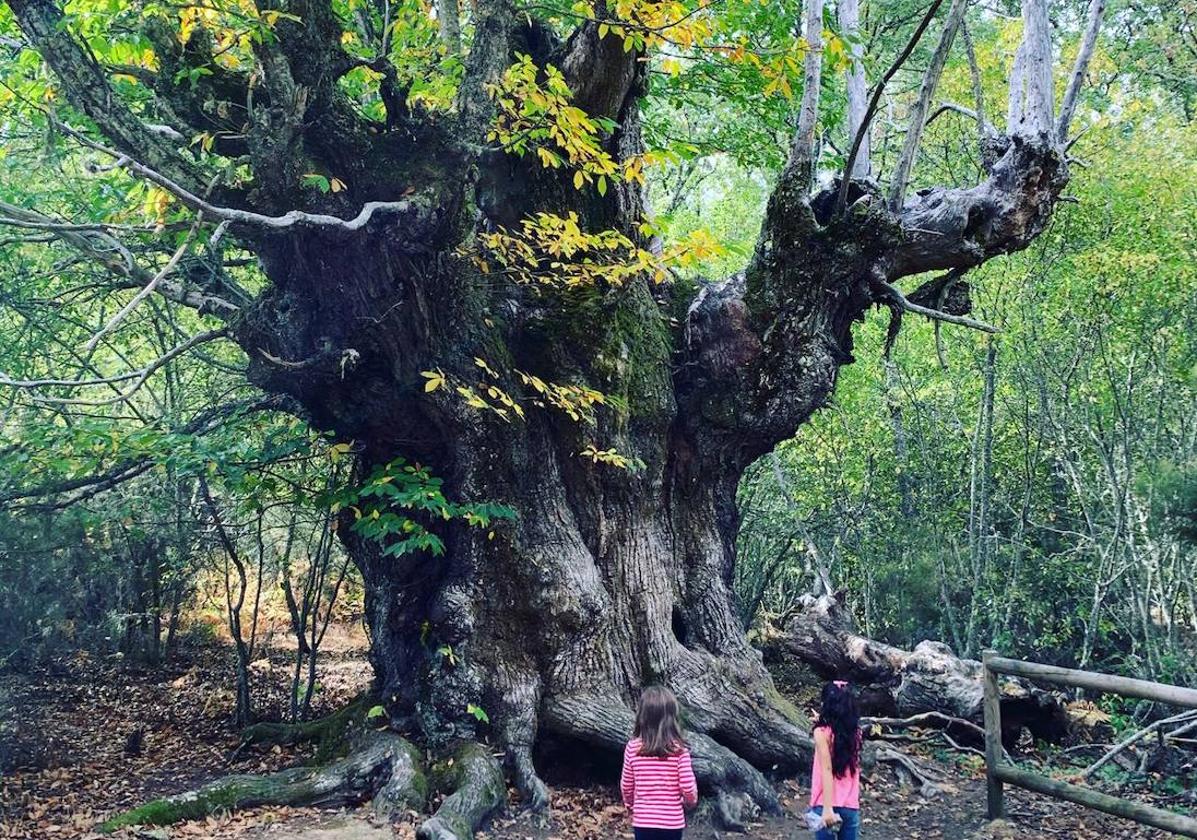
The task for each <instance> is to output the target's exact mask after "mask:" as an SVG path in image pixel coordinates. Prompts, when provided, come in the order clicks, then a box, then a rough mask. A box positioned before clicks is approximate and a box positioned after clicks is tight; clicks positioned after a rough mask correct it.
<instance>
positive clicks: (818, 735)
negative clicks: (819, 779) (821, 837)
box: [815, 729, 840, 827]
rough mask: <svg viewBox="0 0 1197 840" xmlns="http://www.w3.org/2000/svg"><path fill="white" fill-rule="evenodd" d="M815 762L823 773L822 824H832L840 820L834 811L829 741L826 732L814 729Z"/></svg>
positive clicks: (833, 780)
mask: <svg viewBox="0 0 1197 840" xmlns="http://www.w3.org/2000/svg"><path fill="white" fill-rule="evenodd" d="M815 763H816V765H817V766H818V768H819V772H820V773H822V774H823V825H825V826H828V827H830V826H833V825H835V824H836V823H837V822H839V821H840V815H839V814H837V813H836V812H835V808H834V807H833V806H834V805H835V774H834V773H833V772H832V770H831V743H830V742H829V741H828V740H827V732H826V731H825V730H822V729H816V730H815Z"/></svg>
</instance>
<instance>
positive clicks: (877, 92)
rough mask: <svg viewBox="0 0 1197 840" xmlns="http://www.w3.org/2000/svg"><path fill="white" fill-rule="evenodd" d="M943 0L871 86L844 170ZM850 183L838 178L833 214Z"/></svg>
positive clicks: (837, 212) (848, 168)
mask: <svg viewBox="0 0 1197 840" xmlns="http://www.w3.org/2000/svg"><path fill="white" fill-rule="evenodd" d="M942 3H943V0H934V2H933V3H932V4H931V7H930V8H929V9H927V13H926V14H925V15H923V19H922V20H921V21H919V25H918V28H916V29H915V30H914V34H913V35H912V36H911V37H910V41H908V42H907V44H906V47H905V48H904V49H903V50H902V52H901V53H899V54H898V57H897V58H896V59H894V63H893V64H891V65H890V66H889V69H888V70H886V71H885V75H884V76H882V77H881V80H880V81H878V82H877V86H876V87H875V88H873V95H872V96H871V97H870V98H869V106H868V107H867V108H866V109H865V113H864V117H863V118H862V119H861V121H860V126H859V127H858V128H857V129H856V136H855V137H854V138H853V139H852V149H851V150H850V151H849V152H848V161H847V164H846V165H845V166H844V171H845V172H851V171H852V169H853V168H854V166H855V164H856V158H857V155H859V154H860V147H861V144H863V143H864V135H865V134H866V133H868V130H869V125H870V124H871V123H872V122H873V115H874V114H876V113H877V105H878V103H880V101H881V94H882V93H883V92H884V91H885V86H886V84H887V83H888V82H889V80H890V79H892V78H893V77H894V74H896V73H897V72H898V70H900V69H901V68H902V65H903V64H905V63H906V59H908V58H910V54H911V53H912V52H914V48H915V47H916V46H918V42H919V41H920V40H921V39H922V37H923V33H924V32H926V31H927V27H928V26H930V25H931V19H932V18H934V17H935V13H936V12H937V11H939V7H940V4H942ZM849 183H851V178H848V177H845V178H842V179H841V180H840V191H839V194H838V195H837V196H836V199H835V209H834V211H833V215H836V216H838V215H840V214H841V213H843V212H844V207H845V205H847V203H848V184H849Z"/></svg>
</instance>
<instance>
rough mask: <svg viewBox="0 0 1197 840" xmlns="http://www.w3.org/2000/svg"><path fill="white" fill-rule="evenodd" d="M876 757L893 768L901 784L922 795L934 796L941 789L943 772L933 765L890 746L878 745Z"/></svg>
mask: <svg viewBox="0 0 1197 840" xmlns="http://www.w3.org/2000/svg"><path fill="white" fill-rule="evenodd" d="M875 755H876V759H877V761H880V762H882V763H884V764H889V765H891V766H892V767H893V768H894V773H895V774H896V775H897V777H898V781H900V782H901V783H902V784H903V785H909V786H911V787H913V788H915V790H917V791H918V792H919V793H920V794H922V795H923V796H934V795H935V794H937V793H939V792H940V791H941V790H942V783H943V781H944V779H945V777H944V774H943V773H942V772H940V771H939V770H938V769H936V768H935V767H932V766H931V765H929V764H926V763H924V762H922V761H919V760H917V759H916V758H914V757H912V756H909V755H907V754H906V753H904V752H901V751H900V750H896V749H894V748H892V747H878V748H877V750H876V752H875Z"/></svg>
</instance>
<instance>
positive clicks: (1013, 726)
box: [760, 594, 1071, 747]
mask: <svg viewBox="0 0 1197 840" xmlns="http://www.w3.org/2000/svg"><path fill="white" fill-rule="evenodd" d="M760 646H761V651H762V653H763V655H764V658H765V662H766V664H775V663H781V662H786V661H793V660H795V659H797V660H799V661H801V662H803V663H805V664H807V665H808V666H810V667H811V668H812V669H813V670H814V671H815V673H817V674H818V675H819V676H820V677H822V678H824V679H842V680H850V681H852V682H853V683H856V684H857V685H858V686H859V687H860V692H859V694H860V699H861V705H862V711H863V712H864V713H866V714H874V715H880V716H886V717H900V718H910V717H913V716H915V715H923V714H928V713H937V714H938V715H942V716H944V718H956V719H959V720H962V721H967V722H969V723H970V724H973V726H971V727H970V726H964V727H958V728H957V732H956V733H953V734H957V737H959V738H962V739H965V740H968V741H977V740H979V739H978V737H977V734H976V733H977V730H976V728H975V727H976V726H979V725H981V723H982V722H983V718H984V716H983V712H982V698H983V688H982V682H981V674H982V667H981V663H980V662H979V661H977V660H975V659H961V658H960V657H958V656H956V655H955V654H954V653H953V652H952V650H951V648H949V647H948V646H947V645H945V644H943V643H941V642H933V641H924V642H920V643H919V644H918V645H916V646H915V648H914V650H903V649H902V648H897V647H894V646H892V645H887V644H885V643H884V642H878V641H876V640H874V639H870V638H867V637H865V636H862V635H860V634H859V633H857V632H856V628H855V624H854V622H853V620H852V617H851V615H850V614H849V613H848V611H847V609H845V608H844V606H843V604H842V602H841V600H840V598H839V597H838V594H831V595H821V596H818V597H815V596H813V595H810V596H806V597H805V598H804V599H803V600H802V602H801V604H800V607H799V609H798V610H797V611H796V612H795V613H794V614H792V616H791V617H790V618H789V620H788V621H787V622H786V624H785V626H784V627H783V628H782V629H781V630H780V631H776V632H767V633H763V634H762V636H761V642H760ZM1001 686H1002V698H1001V703H1002V740H1003V742H1004V743H1005V744H1006V745H1007V746H1009V747H1013V746H1014V745H1015V744H1016V743H1017V741H1018V736H1019V734H1020V733H1021V731H1022V730H1023V729H1024V728H1025V729H1027V730H1029V731H1030V732H1031V734H1032V735H1033V736H1035V737H1036V738H1042V739H1045V740H1048V741H1053V742H1058V741H1061V740H1063V739H1064V737H1065V736H1066V735H1067V734H1068V732H1069V730H1070V727H1071V723H1070V718H1069V715H1068V709H1067V704H1066V700H1065V698H1064V696H1063V695H1061V694H1058V693H1054V692H1050V691H1045V690H1044V689H1041V688H1039V687H1037V686H1034V685H1031V684H1030V683H1027V682H1025V681H1023V680H1019V679H1015V678H1002V680H1001ZM928 721H929V722H930V721H931V719H930V718H929V719H928Z"/></svg>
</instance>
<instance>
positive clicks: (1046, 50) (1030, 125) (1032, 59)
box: [1006, 0, 1055, 139]
mask: <svg viewBox="0 0 1197 840" xmlns="http://www.w3.org/2000/svg"><path fill="white" fill-rule="evenodd" d="M1022 22H1023V36H1022V43H1021V44H1019V47H1018V51H1017V53H1016V55H1015V58H1014V72H1013V73H1012V74H1011V79H1010V108H1009V114H1010V118H1009V124H1008V125H1007V126H1006V131H1007V132H1008V133H1009V134H1010V135H1012V136H1014V135H1017V136H1020V137H1024V138H1028V139H1030V138H1035V139H1047V138H1050V137H1054V132H1055V120H1054V119H1053V118H1052V101H1053V98H1052V42H1051V24H1050V22H1049V21H1048V16H1047V0H1023V3H1022Z"/></svg>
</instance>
